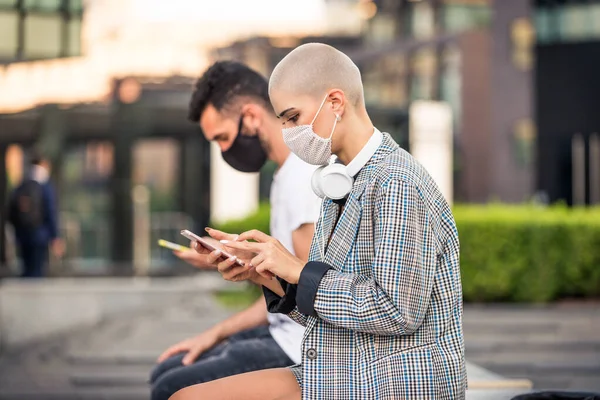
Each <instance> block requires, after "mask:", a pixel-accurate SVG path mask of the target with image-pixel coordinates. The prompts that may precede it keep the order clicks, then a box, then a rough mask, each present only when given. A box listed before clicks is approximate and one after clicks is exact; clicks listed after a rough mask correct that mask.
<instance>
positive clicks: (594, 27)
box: [588, 4, 600, 39]
mask: <svg viewBox="0 0 600 400" xmlns="http://www.w3.org/2000/svg"><path fill="white" fill-rule="evenodd" d="M589 7H590V10H589V17H588V18H589V21H590V33H591V36H592V37H593V38H596V39H597V38H600V4H591V5H590V6H589Z"/></svg>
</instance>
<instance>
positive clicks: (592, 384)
mask: <svg viewBox="0 0 600 400" xmlns="http://www.w3.org/2000/svg"><path fill="white" fill-rule="evenodd" d="M464 322H465V340H466V353H467V359H468V360H469V361H471V362H474V363H476V364H478V365H480V366H482V367H485V368H487V369H489V370H492V371H494V372H496V373H499V374H501V375H503V376H507V377H518V378H528V379H531V380H532V381H533V383H534V387H535V388H544V389H549V388H556V389H570V390H577V389H579V390H584V389H585V390H590V391H595V392H599V393H600V304H599V303H586V304H583V303H570V304H561V305H555V306H552V307H523V306H484V307H473V306H471V307H467V309H466V311H465V319H464Z"/></svg>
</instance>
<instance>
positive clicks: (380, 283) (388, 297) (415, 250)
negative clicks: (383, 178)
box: [314, 180, 437, 335]
mask: <svg viewBox="0 0 600 400" xmlns="http://www.w3.org/2000/svg"><path fill="white" fill-rule="evenodd" d="M374 208H375V210H374V214H375V215H374V244H373V246H374V250H375V253H374V258H373V264H372V276H370V277H369V276H366V275H356V274H350V273H342V272H339V271H336V270H333V269H330V270H328V271H327V272H326V273H325V275H324V276H323V278H322V279H321V282H320V283H319V286H318V290H317V292H316V296H315V301H314V310H315V312H316V313H317V315H318V316H319V317H320V318H322V319H324V320H326V321H328V322H329V323H331V324H333V325H337V326H341V327H344V328H347V329H351V330H356V331H361V332H368V333H373V334H380V335H410V334H412V333H414V332H415V331H416V330H417V329H418V328H419V326H420V325H421V323H422V321H423V319H424V317H425V314H426V312H427V309H428V307H429V304H430V301H431V292H432V287H433V282H434V275H435V270H436V253H437V252H436V246H435V239H434V235H433V233H432V232H431V229H430V223H429V222H430V221H429V218H430V215H429V212H428V209H427V207H426V205H425V203H424V202H423V199H422V198H421V196H420V195H419V192H418V191H417V188H415V187H414V186H412V185H408V184H406V183H404V182H400V181H397V180H391V181H388V183H386V184H385V185H384V186H382V187H381V188H380V190H379V193H378V194H377V196H376V203H375V206H374Z"/></svg>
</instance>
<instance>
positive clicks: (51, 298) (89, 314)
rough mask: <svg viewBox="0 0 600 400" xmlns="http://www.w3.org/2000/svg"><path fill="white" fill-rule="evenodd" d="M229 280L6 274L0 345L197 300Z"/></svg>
mask: <svg viewBox="0 0 600 400" xmlns="http://www.w3.org/2000/svg"><path fill="white" fill-rule="evenodd" d="M232 285H234V284H231V283H228V282H226V281H224V280H223V279H222V278H221V277H220V275H218V274H216V273H215V274H213V273H201V274H199V275H197V276H196V277H183V278H92V279H85V278H75V279H66V278H64V279H43V280H39V281H26V280H16V279H15V280H12V279H7V280H5V281H3V282H2V284H1V285H0V346H1V347H0V349H1V350H6V349H7V348H10V347H13V346H18V345H22V344H25V343H27V342H29V341H35V340H40V339H43V338H45V337H48V336H50V335H54V334H58V333H60V332H64V331H67V330H69V329H73V328H76V327H80V326H86V325H93V324H96V323H98V322H100V321H101V320H102V319H104V318H107V317H110V316H115V315H119V314H125V313H133V312H136V311H137V310H147V309H153V308H159V307H161V305H164V304H166V303H168V302H173V301H177V299H181V298H189V297H190V296H192V297H197V298H198V301H201V299H202V298H205V297H206V296H211V293H212V292H213V291H214V290H217V289H219V288H226V287H231V286H232ZM234 287H235V286H234Z"/></svg>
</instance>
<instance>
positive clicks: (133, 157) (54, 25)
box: [0, 0, 362, 273]
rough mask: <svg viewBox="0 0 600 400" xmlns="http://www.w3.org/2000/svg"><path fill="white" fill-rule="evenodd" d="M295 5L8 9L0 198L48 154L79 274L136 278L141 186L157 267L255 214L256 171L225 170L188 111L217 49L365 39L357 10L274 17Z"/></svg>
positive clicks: (2, 49) (43, 3)
mask: <svg viewBox="0 0 600 400" xmlns="http://www.w3.org/2000/svg"><path fill="white" fill-rule="evenodd" d="M285 3H288V4H287V6H290V5H292V4H291V3H293V1H290V0H284V1H275V0H257V1H254V2H238V1H237V0H224V1H221V2H197V1H189V0H173V1H169V2H164V1H156V0H143V1H140V0H88V1H86V2H85V9H83V8H82V7H83V5H84V4H83V3H82V2H81V1H79V2H78V1H76V0H15V1H8V0H2V1H0V33H1V35H0V124H1V127H2V129H0V198H1V199H5V197H6V195H7V193H8V192H9V190H10V188H11V187H13V186H14V185H16V184H18V183H19V181H20V180H21V179H22V177H23V173H24V169H25V168H26V165H25V164H26V162H27V154H26V152H27V149H28V148H30V147H34V146H35V147H38V148H40V149H42V150H43V152H45V153H46V154H47V155H48V156H49V157H50V158H51V159H52V160H53V161H54V174H53V179H55V180H56V183H57V186H58V187H59V206H60V209H61V211H62V221H61V222H62V223H61V225H62V231H63V234H64V235H65V236H66V237H67V241H68V243H67V249H68V258H69V260H70V261H72V263H70V264H72V265H83V264H85V265H88V266H89V267H90V269H91V268H92V267H93V266H95V265H100V266H108V267H112V266H116V268H115V269H112V270H110V271H109V273H131V265H132V262H133V261H135V260H133V258H134V256H135V254H138V253H140V251H139V249H136V248H135V246H136V245H137V244H138V243H139V242H143V241H141V240H136V234H137V233H136V226H142V225H144V224H138V223H137V222H138V221H136V220H135V218H137V217H136V215H139V214H140V213H139V210H137V209H136V204H135V196H134V195H133V189H134V188H135V187H136V186H137V185H143V186H145V187H147V188H148V189H149V197H150V206H149V207H150V210H149V211H150V213H149V215H148V216H147V217H148V218H149V219H150V222H149V223H145V224H146V225H150V233H149V235H151V240H150V241H149V242H150V243H151V247H152V248H151V249H148V251H149V252H151V253H152V257H151V258H152V260H154V261H155V260H157V259H158V260H159V261H160V260H161V259H164V257H165V256H168V255H169V252H168V251H166V250H161V249H160V248H158V247H156V246H155V243H156V239H158V238H164V239H168V240H172V241H179V242H182V239H181V238H180V235H179V230H180V229H183V228H189V229H195V230H198V229H201V228H203V227H204V226H206V225H207V224H208V221H209V220H213V221H220V220H224V219H228V218H235V217H243V216H244V215H246V214H248V213H249V212H251V211H253V210H254V209H255V208H256V206H257V204H258V174H242V173H239V172H237V171H234V170H233V169H231V168H230V167H229V166H228V165H227V164H225V163H224V162H223V161H222V159H221V157H220V156H218V150H217V149H216V147H215V146H210V145H209V144H208V143H206V142H205V141H204V139H203V138H202V135H201V132H200V130H199V128H198V127H197V126H194V125H193V124H191V123H189V122H188V121H187V119H186V116H187V104H188V101H189V96H190V89H191V86H192V84H193V82H194V80H195V79H196V78H197V77H198V75H199V74H201V73H202V71H203V70H204V69H205V68H206V67H207V66H208V62H209V60H208V57H207V52H208V49H210V48H211V47H213V46H215V45H217V44H221V43H227V42H230V41H231V40H232V39H234V38H239V37H246V36H248V35H250V36H251V35H255V34H257V33H260V34H266V35H270V36H277V35H280V34H289V33H292V34H295V35H300V36H302V35H307V34H311V33H315V32H316V33H320V34H325V33H327V32H332V31H335V32H338V33H342V32H343V34H346V35H356V34H358V32H359V31H360V28H361V25H360V22H361V21H362V20H361V19H360V18H359V17H357V16H356V15H355V13H353V11H352V10H353V9H352V7H351V6H350V5H349V4H347V2H336V3H335V4H325V2H324V1H323V0H306V1H305V2H304V7H303V8H302V10H300V11H299V12H296V13H293V14H289V15H288V16H287V17H286V18H276V16H277V15H279V11H276V10H277V8H276V7H275V6H277V7H281V6H286V4H285ZM340 15H342V16H344V18H343V19H340V18H339V16H340ZM211 153H213V154H215V155H217V156H216V157H214V156H213V157H211ZM231 186H234V187H236V188H237V189H238V193H239V192H240V191H241V192H243V196H242V197H243V198H244V201H238V200H237V199H236V198H235V197H233V196H230V192H229V190H230V189H229V188H230V187H231ZM136 193H138V194H139V193H142V192H139V191H138V192H136ZM142 197H144V196H142ZM1 217H2V218H3V214H2V216H1ZM2 222H3V221H0V223H2ZM2 225H4V224H3V223H2ZM4 234H5V230H4V229H2V230H1V232H0V235H1V236H2V237H0V256H2V257H0V258H1V259H2V260H5V259H6V250H7V248H10V246H8V247H7V246H5V243H6V238H5V237H3V236H4ZM145 242H148V241H146V240H145ZM141 252H142V253H143V252H144V249H142V250H141ZM13 256H14V254H13ZM171 261H172V259H171ZM133 264H135V262H133ZM101 269H102V268H101Z"/></svg>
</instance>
